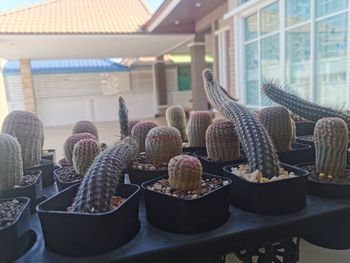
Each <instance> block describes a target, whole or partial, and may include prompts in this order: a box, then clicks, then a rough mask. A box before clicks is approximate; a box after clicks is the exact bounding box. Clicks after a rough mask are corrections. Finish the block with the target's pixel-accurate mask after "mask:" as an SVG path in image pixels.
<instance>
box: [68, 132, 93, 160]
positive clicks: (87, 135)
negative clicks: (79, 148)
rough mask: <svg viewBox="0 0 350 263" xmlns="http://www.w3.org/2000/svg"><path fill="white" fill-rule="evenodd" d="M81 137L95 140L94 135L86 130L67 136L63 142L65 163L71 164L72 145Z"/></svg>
mask: <svg viewBox="0 0 350 263" xmlns="http://www.w3.org/2000/svg"><path fill="white" fill-rule="evenodd" d="M82 139H93V140H95V141H97V139H96V137H95V136H94V135H92V134H91V133H88V132H85V133H76V134H73V135H71V136H69V137H68V138H67V140H66V141H65V143H64V158H65V159H66V162H67V163H69V164H72V162H73V149H74V145H75V144H76V143H77V142H79V141H80V140H82Z"/></svg>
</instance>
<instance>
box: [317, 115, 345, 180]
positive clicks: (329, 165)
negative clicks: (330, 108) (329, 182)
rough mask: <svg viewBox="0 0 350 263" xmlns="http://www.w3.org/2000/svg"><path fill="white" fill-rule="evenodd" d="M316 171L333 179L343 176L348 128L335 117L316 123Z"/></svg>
mask: <svg viewBox="0 0 350 263" xmlns="http://www.w3.org/2000/svg"><path fill="white" fill-rule="evenodd" d="M314 143H315V151H316V170H317V172H319V173H324V174H326V175H331V176H333V177H342V176H344V171H345V167H346V156H347V148H348V128H347V126H346V123H345V122H344V121H343V120H342V119H340V118H337V117H331V118H323V119H320V120H319V121H317V123H316V125H315V130H314Z"/></svg>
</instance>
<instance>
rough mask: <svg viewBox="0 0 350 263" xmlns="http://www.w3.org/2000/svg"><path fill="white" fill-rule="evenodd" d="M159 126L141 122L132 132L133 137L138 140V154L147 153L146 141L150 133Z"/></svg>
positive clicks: (149, 122)
mask: <svg viewBox="0 0 350 263" xmlns="http://www.w3.org/2000/svg"><path fill="white" fill-rule="evenodd" d="M157 126H158V125H157V124H155V123H154V122H152V121H141V122H139V123H137V124H136V125H135V126H134V127H133V128H132V130H131V136H132V137H133V138H134V139H135V140H136V143H137V149H138V152H139V153H140V152H144V151H145V140H146V136H147V134H148V132H149V131H150V130H151V129H152V128H154V127H157Z"/></svg>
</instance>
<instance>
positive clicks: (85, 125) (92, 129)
mask: <svg viewBox="0 0 350 263" xmlns="http://www.w3.org/2000/svg"><path fill="white" fill-rule="evenodd" d="M86 132H88V133H90V134H92V135H93V136H95V137H96V140H98V130H97V127H96V125H95V124H94V123H93V122H91V121H78V122H77V123H76V124H75V125H74V127H73V131H72V134H77V133H86Z"/></svg>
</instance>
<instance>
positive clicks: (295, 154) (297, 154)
mask: <svg viewBox="0 0 350 263" xmlns="http://www.w3.org/2000/svg"><path fill="white" fill-rule="evenodd" d="M278 158H279V159H280V161H281V162H282V163H286V164H291V165H294V164H297V163H301V162H309V161H311V160H313V159H314V158H315V155H314V151H312V150H311V146H310V145H307V144H302V143H293V144H292V150H291V151H286V152H279V153H278Z"/></svg>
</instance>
